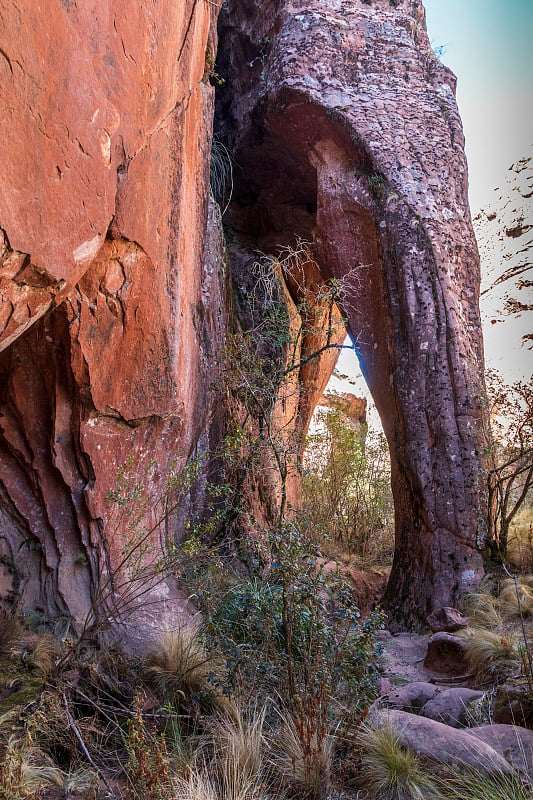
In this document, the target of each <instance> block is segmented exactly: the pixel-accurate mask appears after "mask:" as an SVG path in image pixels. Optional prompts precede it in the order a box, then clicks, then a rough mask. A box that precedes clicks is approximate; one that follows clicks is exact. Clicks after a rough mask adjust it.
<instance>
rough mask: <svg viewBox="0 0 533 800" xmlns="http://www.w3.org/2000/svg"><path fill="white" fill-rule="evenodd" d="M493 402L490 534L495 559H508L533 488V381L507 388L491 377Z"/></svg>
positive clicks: (498, 377) (492, 373) (497, 376)
mask: <svg viewBox="0 0 533 800" xmlns="http://www.w3.org/2000/svg"><path fill="white" fill-rule="evenodd" d="M487 390H488V395H489V401H490V419H491V434H490V452H489V457H490V462H491V464H490V467H489V470H488V506H489V513H488V533H489V545H490V548H491V553H492V556H493V557H494V558H495V559H496V560H498V561H500V560H502V559H503V558H505V557H506V554H507V546H508V542H509V529H510V526H511V523H512V522H513V520H514V518H515V517H516V515H517V513H518V512H519V511H520V509H521V508H522V507H523V506H524V504H525V503H526V502H528V500H529V499H530V498H531V490H532V488H533V382H532V380H531V379H530V380H529V382H527V383H526V382H524V381H517V382H516V383H514V384H512V386H506V385H505V384H504V382H503V379H502V377H501V375H500V374H499V373H497V372H496V371H494V370H493V371H490V372H489V373H488V375H487Z"/></svg>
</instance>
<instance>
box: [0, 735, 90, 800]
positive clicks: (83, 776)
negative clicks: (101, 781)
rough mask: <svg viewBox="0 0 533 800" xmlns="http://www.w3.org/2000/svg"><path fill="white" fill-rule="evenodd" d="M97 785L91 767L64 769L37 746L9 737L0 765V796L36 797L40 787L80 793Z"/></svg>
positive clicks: (67, 792) (41, 788)
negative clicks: (0, 793) (65, 770)
mask: <svg viewBox="0 0 533 800" xmlns="http://www.w3.org/2000/svg"><path fill="white" fill-rule="evenodd" d="M97 785H98V777H97V775H96V773H95V772H93V771H92V770H89V769H86V768H84V767H75V766H72V767H71V768H70V769H69V770H68V771H67V772H64V771H63V770H61V769H60V768H59V767H58V766H57V765H56V764H54V762H53V760H52V759H51V758H50V756H49V755H48V754H47V753H45V752H44V751H43V750H41V749H40V748H39V747H37V746H36V745H32V746H31V747H30V746H29V744H28V743H25V744H22V743H21V742H20V741H17V740H16V739H15V737H12V738H11V739H10V740H9V742H8V744H7V748H6V751H5V753H4V756H3V759H2V762H1V765H0V787H1V790H2V795H1V796H2V797H5V798H27V797H35V796H37V795H38V796H39V797H40V796H41V795H40V792H41V790H43V789H50V788H56V789H60V790H61V791H63V792H65V793H66V794H69V793H73V792H75V793H80V794H81V793H86V792H89V791H90V790H92V789H95V788H96V786H97Z"/></svg>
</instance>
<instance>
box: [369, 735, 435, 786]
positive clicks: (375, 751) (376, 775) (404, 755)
mask: <svg viewBox="0 0 533 800" xmlns="http://www.w3.org/2000/svg"><path fill="white" fill-rule="evenodd" d="M358 742H359V746H360V747H361V750H362V752H363V756H362V761H361V771H360V783H361V785H362V788H364V789H366V791H367V792H368V796H369V798H372V800H439V797H440V795H439V793H438V791H437V788H436V786H435V783H434V781H433V779H432V778H431V776H430V775H429V774H428V773H427V772H426V771H425V770H424V768H423V766H422V765H421V763H420V760H419V759H418V758H417V756H416V755H415V753H412V752H411V751H409V750H407V749H406V748H404V747H403V746H402V744H401V742H400V739H399V737H398V734H397V733H396V731H395V730H394V728H393V726H392V724H391V722H390V721H389V720H385V722H384V723H380V725H379V727H378V726H377V725H372V724H371V723H366V724H364V725H362V726H361V729H360V731H359V736H358Z"/></svg>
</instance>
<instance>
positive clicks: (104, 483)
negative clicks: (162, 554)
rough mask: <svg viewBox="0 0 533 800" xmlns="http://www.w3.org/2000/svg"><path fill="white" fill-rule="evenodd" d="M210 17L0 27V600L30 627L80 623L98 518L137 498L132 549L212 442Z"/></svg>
mask: <svg viewBox="0 0 533 800" xmlns="http://www.w3.org/2000/svg"><path fill="white" fill-rule="evenodd" d="M216 13H217V8H216V4H213V3H207V2H205V1H204V0H183V2H180V3H175V2H166V0H163V2H158V3H156V4H155V3H152V2H144V0H137V1H136V2H134V3H131V2H123V1H122V0H120V1H119V2H117V3H113V4H109V3H105V2H99V0H92V1H91V2H88V3H76V2H63V1H61V2H60V0H52V2H50V3H48V4H46V11H45V10H44V7H43V6H42V4H41V5H39V4H37V3H29V4H25V6H24V8H22V9H21V8H20V7H18V6H17V5H16V4H15V3H11V2H8V3H7V4H5V3H4V4H3V6H2V9H1V10H0V20H1V24H0V37H1V47H0V74H1V83H2V92H1V99H0V105H1V106H2V113H1V114H0V136H1V139H2V159H1V161H0V189H1V191H0V228H1V229H2V237H1V239H0V246H1V249H0V295H1V300H2V302H1V305H0V347H1V348H2V350H3V352H2V354H1V356H0V376H1V378H0V519H1V523H0V559H1V562H2V567H3V569H2V572H3V576H2V578H1V581H0V586H1V590H2V595H3V596H4V597H6V596H9V593H10V592H11V593H12V596H14V597H15V596H16V597H17V599H18V601H19V602H20V603H21V604H22V605H23V606H28V607H34V608H39V609H41V611H43V612H44V613H46V614H52V615H58V614H66V615H71V616H72V617H74V618H75V619H77V620H82V619H83V618H84V617H85V615H86V614H87V611H88V610H89V608H90V606H91V603H92V602H93V601H94V600H95V599H96V595H97V594H98V591H99V589H98V587H99V586H100V587H101V585H102V580H103V581H104V582H105V584H106V585H107V586H109V581H110V580H111V579H112V578H113V576H114V574H115V572H116V570H117V567H118V565H119V564H121V563H123V562H124V553H125V552H127V548H128V545H129V543H128V540H127V535H126V531H127V525H125V524H124V523H123V522H122V521H121V520H120V519H118V518H117V514H119V516H120V514H122V515H123V514H124V513H125V512H127V511H128V510H129V511H132V510H134V509H135V504H136V503H138V502H139V499H138V495H139V494H142V497H143V500H142V502H143V503H144V505H145V507H146V509H147V512H146V515H145V520H144V522H143V524H144V525H146V526H147V527H148V529H149V527H150V524H151V522H152V521H153V520H154V519H155V518H156V517H157V514H159V513H160V509H159V510H158V509H157V502H158V499H161V497H162V496H163V495H164V493H165V477H166V474H167V470H168V468H169V465H170V464H171V463H174V464H175V465H177V468H179V467H180V466H183V465H184V464H185V463H186V462H187V460H188V459H189V458H190V457H191V456H195V455H196V454H198V453H201V452H203V451H205V450H207V449H209V447H210V439H211V438H212V437H213V436H214V437H215V439H217V436H218V433H217V431H218V428H219V427H220V426H221V425H222V424H223V419H222V413H223V412H222V409H220V410H219V411H218V412H217V411H216V410H215V409H217V396H216V393H213V392H212V391H211V387H212V385H213V383H216V377H217V375H216V368H215V367H214V366H213V365H214V364H215V362H216V355H217V353H218V352H219V351H220V348H221V346H222V342H223V338H224V331H225V328H226V321H225V316H224V313H225V312H224V308H225V297H224V280H223V278H222V272H223V259H222V238H221V229H220V225H219V215H218V209H217V208H216V207H215V206H214V205H213V206H211V207H210V205H209V155H210V148H211V131H212V112H213V100H214V98H213V95H214V90H213V88H212V86H211V85H210V83H209V73H210V71H211V68H212V64H213V58H214V53H215V50H216ZM218 407H219V408H220V403H218ZM214 431H215V433H213V432H214ZM125 464H126V465H127V467H126V468H125V470H124V469H123V471H122V472H120V470H121V467H123V465H125ZM119 475H120V476H121V481H122V485H121V487H118V489H117V487H116V481H117V478H118V477H119ZM112 489H115V490H116V491H120V492H122V497H121V498H119V499H121V501H122V502H123V505H122V506H120V505H119V506H118V510H117V505H116V504H115V505H113V504H110V503H109V502H108V495H109V492H110V490H112ZM128 493H129V494H128ZM136 495H137V496H136ZM196 500H197V503H198V504H201V498H197V499H196ZM124 501H125V506H126V507H125V508H124ZM128 505H129V509H128ZM160 533H161V531H160V530H158V531H157V536H159V535H160ZM154 536H155V533H154ZM152 539H154V537H152ZM154 544H157V542H155V543H154ZM115 577H116V576H115ZM170 594H171V591H170V589H169V587H159V595H160V596H161V597H163V598H164V597H165V596H167V595H168V596H170ZM178 599H179V598H178ZM178 605H179V604H178Z"/></svg>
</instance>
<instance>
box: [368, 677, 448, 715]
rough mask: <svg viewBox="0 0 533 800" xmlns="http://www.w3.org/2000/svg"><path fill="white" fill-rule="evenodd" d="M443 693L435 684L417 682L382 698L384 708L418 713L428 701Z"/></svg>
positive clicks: (401, 687)
mask: <svg viewBox="0 0 533 800" xmlns="http://www.w3.org/2000/svg"><path fill="white" fill-rule="evenodd" d="M441 691H442V689H440V688H439V687H438V686H435V684H434V683H426V682H425V681H415V683H408V684H406V685H405V686H400V687H399V688H398V689H394V690H393V691H391V692H389V693H388V694H386V695H385V696H384V697H382V698H381V705H382V707H386V708H396V709H398V710H399V711H410V712H413V713H418V712H419V711H420V709H421V708H422V707H423V706H425V705H426V704H427V703H428V701H431V700H432V699H433V698H434V697H435V695H437V694H439V693H440V692H441Z"/></svg>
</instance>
